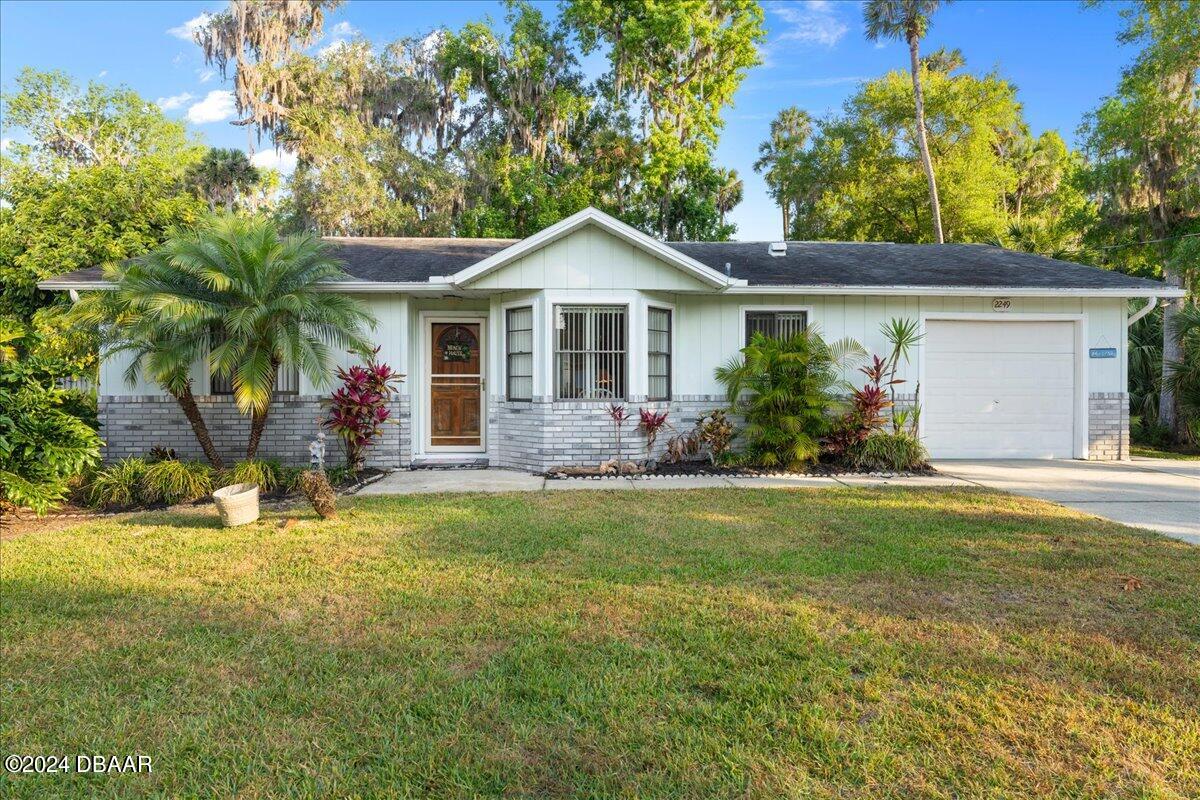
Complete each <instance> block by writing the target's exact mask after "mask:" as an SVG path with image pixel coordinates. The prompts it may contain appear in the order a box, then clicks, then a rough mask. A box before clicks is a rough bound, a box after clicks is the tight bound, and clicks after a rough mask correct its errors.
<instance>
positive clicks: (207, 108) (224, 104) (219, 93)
mask: <svg viewBox="0 0 1200 800" xmlns="http://www.w3.org/2000/svg"><path fill="white" fill-rule="evenodd" d="M236 113H237V106H236V105H235V104H234V102H233V92H230V91H226V90H225V89H216V90H214V91H211V92H209V93H208V94H207V95H205V96H204V99H203V100H201V101H200V102H199V103H195V104H194V105H192V107H191V108H189V109H188V111H187V121H188V122H190V123H192V124H193V125H204V124H206V123H209V122H223V121H225V120H227V119H230V118H231V117H233V115H234V114H236Z"/></svg>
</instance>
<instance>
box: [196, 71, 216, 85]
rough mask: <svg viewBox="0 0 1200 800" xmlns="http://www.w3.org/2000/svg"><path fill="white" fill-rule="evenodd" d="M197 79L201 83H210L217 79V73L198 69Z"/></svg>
mask: <svg viewBox="0 0 1200 800" xmlns="http://www.w3.org/2000/svg"><path fill="white" fill-rule="evenodd" d="M196 77H197V78H198V79H199V80H200V82H201V83H208V82H209V81H211V80H212V79H213V78H215V77H217V71H216V70H215V69H198V70H196Z"/></svg>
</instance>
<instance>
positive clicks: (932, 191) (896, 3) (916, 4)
mask: <svg viewBox="0 0 1200 800" xmlns="http://www.w3.org/2000/svg"><path fill="white" fill-rule="evenodd" d="M944 2H946V3H949V2H950V0H944ZM942 3H943V0H868V2H867V4H866V5H865V6H864V7H863V22H864V23H865V25H866V29H867V38H868V39H870V40H871V41H873V42H874V41H879V40H880V39H903V40H904V41H906V42H908V54H909V60H910V62H911V70H912V82H913V97H914V98H915V99H916V106H917V147H918V149H919V150H920V151H921V166H922V167H924V169H925V178H926V180H928V181H929V202H930V205H931V206H932V208H933V236H934V239H936V240H937V243H938V244H941V243H942V242H944V241H945V238H944V237H943V236H942V207H941V204H940V203H939V202H938V191H937V179H936V178H934V175H933V161H932V160H930V158H929V141H928V140H927V138H926V131H925V95H924V93H923V92H922V90H921V54H920V43H921V39H922V38H923V37H924V36H925V33H926V32H927V31H928V30H929V17H930V15H932V14H933V12H934V11H937V9H938V6H940V5H942Z"/></svg>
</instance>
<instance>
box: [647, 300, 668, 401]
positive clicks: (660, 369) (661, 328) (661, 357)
mask: <svg viewBox="0 0 1200 800" xmlns="http://www.w3.org/2000/svg"><path fill="white" fill-rule="evenodd" d="M646 377H647V382H646V398H647V399H648V400H670V399H671V312H670V310H668V309H665V308H651V309H649V311H648V315H647V317H646Z"/></svg>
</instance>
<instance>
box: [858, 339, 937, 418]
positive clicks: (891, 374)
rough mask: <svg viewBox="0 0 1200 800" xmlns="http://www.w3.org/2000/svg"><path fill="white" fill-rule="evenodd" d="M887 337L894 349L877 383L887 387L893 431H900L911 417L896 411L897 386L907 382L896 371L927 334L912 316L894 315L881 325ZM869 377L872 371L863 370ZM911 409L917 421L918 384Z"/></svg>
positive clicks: (908, 359) (907, 359) (919, 392)
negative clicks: (901, 316) (897, 375)
mask: <svg viewBox="0 0 1200 800" xmlns="http://www.w3.org/2000/svg"><path fill="white" fill-rule="evenodd" d="M879 329H880V331H881V332H882V333H883V336H884V338H885V339H887V340H888V342H889V343H890V344H891V345H892V351H891V352H890V353H888V357H887V362H886V365H885V370H884V373H881V374H880V375H879V378H878V380H876V385H879V386H883V387H886V389H887V391H888V396H889V399H890V401H891V402H890V404H889V405H890V407H891V408H892V415H891V416H892V433H899V432H900V429H901V428H902V427H903V426H904V422H905V420H907V419H908V418H909V413H905V414H904V415H900V414H897V413H896V410H895V409H896V387H897V386H899V385H900V384H902V383H905V380H904V379H903V378H897V377H896V373H897V372H898V371H899V369H900V364H901V362H903V363H905V364H907V363H909V361H910V357H909V356H910V354H911V352H912V349H913V348H914V347H916V346H917V345H918V344H920V342H921V339H923V338H925V334H923V333H921V326H920V324H919V323H918V322H917V321H916V320H915V319H911V318H900V317H892V318H891V319H890V320H888V321H887V322H885V323H883V324H882V325H880V326H879ZM863 372H864V373H865V374H866V375H867V377H868V378H870V377H872V373H870V372H867V371H866V370H863ZM914 394H915V399H914V401H913V408H912V410H911V412H910V413H911V415H912V416H911V418H912V420H913V421H914V423H915V421H916V419H917V418H918V415H919V414H920V411H919V408H920V394H921V387H920V385H919V384H918V385H917V389H916V392H915V393H914Z"/></svg>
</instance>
